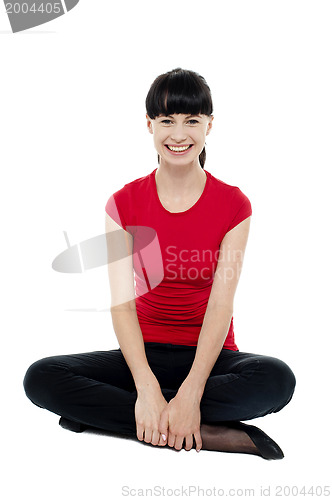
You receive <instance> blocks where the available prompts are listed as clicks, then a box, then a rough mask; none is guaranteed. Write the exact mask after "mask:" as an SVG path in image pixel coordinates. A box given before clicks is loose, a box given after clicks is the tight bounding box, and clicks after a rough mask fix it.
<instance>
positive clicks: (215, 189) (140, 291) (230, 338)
mask: <svg viewBox="0 0 332 500" xmlns="http://www.w3.org/2000/svg"><path fill="white" fill-rule="evenodd" d="M156 170H157V169H155V170H153V172H151V173H150V174H148V175H146V176H144V177H140V178H139V179H136V180H134V181H132V182H130V183H128V184H125V186H124V187H123V188H122V189H120V190H119V191H116V192H115V193H114V194H113V195H112V196H111V197H110V198H109V200H108V201H107V204H106V207H105V210H106V212H107V213H108V215H109V216H110V217H112V219H113V220H115V221H116V222H117V223H118V224H119V225H120V226H121V227H122V228H123V229H125V230H126V231H128V232H129V233H130V234H131V235H132V236H133V244H134V247H133V253H134V256H133V263H134V271H135V293H136V298H135V301H136V309H137V316H138V321H139V324H140V327H141V330H142V334H143V340H144V342H161V343H170V344H183V345H191V346H194V345H197V341H198V336H199V333H200V330H201V326H202V323H203V319H204V314H205V311H206V307H207V303H208V299H209V296H210V292H211V287H212V282H213V276H214V272H215V270H216V267H217V261H218V255H219V247H220V243H221V241H222V239H223V238H224V236H225V234H226V233H227V232H228V231H230V230H231V229H233V228H234V227H235V226H236V225H237V224H239V223H240V222H242V221H243V220H244V219H246V218H247V217H249V216H250V215H251V214H252V210H251V204H250V201H249V199H248V198H247V197H246V196H245V195H244V194H243V193H242V191H241V190H240V189H239V188H238V187H236V186H230V185H229V184H226V183H225V182H223V181H221V180H219V179H217V178H216V177H214V176H213V175H212V174H210V172H208V171H207V170H204V172H205V173H206V183H205V186H204V190H203V193H202V194H201V196H200V198H199V199H198V200H197V202H196V203H195V204H194V205H193V206H192V207H190V208H189V209H188V210H185V211H184V212H178V213H172V212H169V211H168V210H166V208H164V206H163V205H162V204H161V202H160V199H159V196H158V192H157V185H156V179H155V173H156ZM224 348H225V349H231V350H234V351H237V350H238V348H237V346H236V344H235V341H234V329H233V318H232V320H231V324H230V328H229V331H228V334H227V337H226V340H225V343H224Z"/></svg>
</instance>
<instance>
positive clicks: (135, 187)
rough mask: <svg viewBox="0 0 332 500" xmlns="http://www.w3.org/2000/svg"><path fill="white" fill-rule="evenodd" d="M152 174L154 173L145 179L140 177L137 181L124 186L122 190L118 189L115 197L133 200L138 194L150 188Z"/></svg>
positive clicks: (145, 176)
mask: <svg viewBox="0 0 332 500" xmlns="http://www.w3.org/2000/svg"><path fill="white" fill-rule="evenodd" d="M152 174H153V172H151V173H150V174H147V175H144V176H143V177H138V178H137V179H134V180H133V181H131V182H128V183H126V184H124V186H123V187H122V188H120V189H118V190H117V191H115V193H113V196H114V197H116V198H118V197H120V198H122V197H128V198H131V197H132V196H134V195H135V194H136V193H141V192H142V191H144V190H146V189H148V188H149V187H150V183H151V178H152Z"/></svg>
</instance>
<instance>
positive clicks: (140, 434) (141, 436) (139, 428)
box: [136, 425, 144, 441]
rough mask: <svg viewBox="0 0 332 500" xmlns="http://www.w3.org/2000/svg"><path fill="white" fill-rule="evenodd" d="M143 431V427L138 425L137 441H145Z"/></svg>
mask: <svg viewBox="0 0 332 500" xmlns="http://www.w3.org/2000/svg"><path fill="white" fill-rule="evenodd" d="M143 431H144V427H143V425H137V428H136V434H137V439H139V440H140V441H143Z"/></svg>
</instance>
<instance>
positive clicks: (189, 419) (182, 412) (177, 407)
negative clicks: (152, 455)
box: [159, 388, 202, 451]
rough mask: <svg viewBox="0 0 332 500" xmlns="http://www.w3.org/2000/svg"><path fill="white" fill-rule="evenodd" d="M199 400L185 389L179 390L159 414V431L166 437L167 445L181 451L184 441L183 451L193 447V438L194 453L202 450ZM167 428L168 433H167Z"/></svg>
mask: <svg viewBox="0 0 332 500" xmlns="http://www.w3.org/2000/svg"><path fill="white" fill-rule="evenodd" d="M200 421H201V411H200V398H199V397H197V395H196V394H195V395H194V394H193V393H192V392H190V391H188V390H186V389H181V388H180V389H179V391H178V393H177V395H176V396H175V397H174V398H173V399H171V400H170V402H169V403H168V405H167V407H166V408H165V409H164V411H163V412H162V414H161V419H160V425H159V431H160V433H161V434H165V435H167V434H168V435H167V444H168V445H169V446H171V447H173V446H174V448H175V449H176V450H181V448H182V444H183V441H184V440H185V442H186V444H185V449H186V450H187V451H189V450H191V448H192V447H193V437H194V438H195V441H196V451H200V449H201V448H202V438H201V432H200ZM167 428H168V433H167Z"/></svg>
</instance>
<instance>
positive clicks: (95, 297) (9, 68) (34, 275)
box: [0, 0, 332, 500]
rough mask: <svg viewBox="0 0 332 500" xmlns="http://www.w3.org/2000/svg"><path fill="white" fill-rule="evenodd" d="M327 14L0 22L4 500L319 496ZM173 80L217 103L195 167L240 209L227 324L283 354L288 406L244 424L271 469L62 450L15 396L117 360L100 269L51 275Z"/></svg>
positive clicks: (134, 167) (326, 235) (65, 437)
mask: <svg viewBox="0 0 332 500" xmlns="http://www.w3.org/2000/svg"><path fill="white" fill-rule="evenodd" d="M331 14H332V5H331V2H329V1H320V0H318V1H303V0H302V1H294V0H287V1H283V0H282V1H281V0H279V1H267V0H264V1H239V0H237V1H227V2H224V1H219V2H217V1H212V0H205V1H204V2H203V1H199V2H197V1H181V0H178V1H177V2H165V1H163V2H161V1H155V0H154V1H147V0H142V1H140V2H138V1H137V0H135V1H126V2H117V3H115V2H110V1H107V0H104V1H94V2H92V1H90V2H89V1H87V0H85V1H84V0H81V1H80V3H79V4H78V5H77V6H76V7H75V8H74V9H73V10H72V11H70V12H69V13H68V14H66V15H64V16H62V17H60V18H58V19H56V20H54V21H51V22H49V23H47V24H45V25H42V26H39V27H37V28H34V29H31V30H28V31H25V32H21V33H16V34H12V33H11V29H10V25H9V21H8V19H7V16H6V14H5V12H4V8H2V10H1V16H0V21H1V25H0V44H1V49H0V50H1V79H0V89H1V118H0V119H1V123H0V125H1V135H0V138H1V139H0V140H1V150H0V155H1V188H0V189H1V192H0V202H1V207H0V208H1V230H2V235H1V240H2V244H1V287H2V307H1V332H2V356H1V363H0V367H1V405H2V410H1V429H2V433H1V434H2V443H1V448H2V455H3V456H4V457H5V459H6V468H5V469H2V471H3V472H4V479H3V480H2V482H1V487H2V488H3V489H4V490H6V493H5V494H4V496H2V498H5V499H6V500H7V499H14V498H15V499H17V498H20V499H25V498H27V499H30V498H31V499H32V498H33V499H38V500H39V499H44V498H47V499H48V500H53V499H60V498H61V499H63V500H67V499H76V498H77V499H78V498H79V499H80V500H87V499H91V498H103V499H111V498H122V494H121V492H122V487H124V486H129V487H130V488H133V489H135V488H136V491H133V492H132V495H131V497H132V496H133V493H135V492H136V493H137V495H138V493H139V492H138V488H153V487H155V486H160V487H163V486H164V487H165V488H166V489H167V488H168V489H171V488H173V490H174V495H173V496H175V494H176V491H175V488H177V487H181V486H183V487H188V486H189V485H195V486H196V487H198V486H199V487H201V488H206V489H208V488H211V489H212V488H213V487H215V488H216V489H218V488H223V489H224V490H225V494H226V493H229V495H231V492H229V491H228V490H229V489H230V488H234V489H235V490H236V489H239V488H242V489H243V490H244V489H246V488H247V489H248V488H253V489H254V490H255V495H256V496H255V497H257V498H258V497H259V496H261V487H264V488H268V487H269V486H270V488H271V489H270V496H271V497H274V496H275V494H276V492H277V490H276V486H277V485H281V486H282V487H284V486H291V487H292V486H296V487H298V488H299V490H300V488H301V487H302V486H306V487H307V488H310V486H314V487H316V486H318V485H321V486H325V485H328V484H329V482H330V475H329V470H330V469H329V467H330V464H329V458H330V447H331V439H330V412H329V409H328V408H329V404H330V403H329V400H330V386H331V377H330V349H331V340H330V338H331V321H330V309H329V308H330V301H331V289H330V287H331V285H330V283H331V264H330V249H331V238H330V226H331V223H330V212H331V210H330V207H331V203H330V197H331V181H330V170H331V128H332V127H331V116H332V105H331V104H332V102H331V101H332V99H331V88H332V74H331V44H332V32H331V21H332V19H331V17H332V16H331ZM178 66H181V67H183V68H186V69H192V70H194V71H198V72H199V73H200V74H202V75H203V76H204V77H205V78H206V80H207V82H208V84H209V85H210V87H211V90H212V95H213V99H214V115H215V120H214V128H213V130H212V132H211V134H210V135H209V136H208V138H207V163H206V170H208V171H209V172H211V173H212V174H213V175H214V176H216V177H217V178H219V179H221V180H223V181H225V182H227V183H229V184H232V185H237V186H239V187H240V188H241V190H242V191H243V192H244V193H245V194H246V195H247V196H248V197H249V199H250V201H251V203H252V207H253V216H252V224H251V230H250V236H249V242H248V246H247V251H246V257H245V263H244V269H243V273H242V276H241V280H240V283H239V287H238V291H237V295H236V302H235V310H234V327H235V334H236V340H237V343H238V345H239V347H240V349H241V350H243V351H251V352H257V353H262V354H268V355H272V356H276V357H280V358H281V359H283V360H284V361H286V362H287V363H288V364H289V365H290V366H291V368H292V369H293V371H294V373H295V375H296V377H297V387H296V392H295V395H294V398H293V400H292V401H291V403H290V404H289V405H288V406H287V407H286V408H284V409H283V410H282V411H281V412H280V413H279V414H273V415H268V416H266V417H264V418H263V419H258V420H256V421H253V422H252V423H254V424H255V425H258V426H259V427H261V428H262V429H263V430H264V431H265V432H267V433H268V434H270V435H271V437H273V438H274V439H275V440H276V441H277V442H278V443H279V444H280V446H281V447H282V448H283V450H284V453H285V458H284V460H281V461H276V462H268V461H265V460H263V459H261V458H259V457H255V456H249V455H238V454H226V453H217V452H206V451H202V452H201V453H199V454H197V453H196V452H195V451H194V450H192V451H190V452H189V453H187V452H185V451H184V450H182V451H181V452H175V451H174V450H170V449H164V448H155V447H152V446H147V445H144V444H141V443H139V442H135V441H130V440H123V439H120V438H115V437H112V436H110V435H103V434H97V433H87V432H85V433H83V434H74V433H71V432H69V431H65V430H64V429H62V428H61V427H60V426H59V425H58V420H59V417H58V416H57V415H55V414H52V413H50V412H48V411H47V410H42V409H40V408H38V407H36V406H34V405H33V404H32V403H31V402H30V401H29V400H28V398H27V397H26V396H25V393H24V390H23V383H22V381H23V377H24V374H25V371H26V370H27V368H28V366H29V365H30V364H31V363H32V362H33V361H35V360H37V359H39V358H41V357H45V356H49V355H53V354H54V355H55V354H69V353H74V352H84V351H93V350H102V349H105V350H107V349H112V348H116V347H118V344H117V340H116V337H115V334H114V331H113V328H112V322H111V317H110V314H109V313H108V312H105V309H107V308H108V307H109V305H110V292H109V285H108V276H107V268H106V267H105V266H104V267H100V268H98V269H95V270H92V271H88V272H86V273H83V274H78V275H74V274H61V273H56V272H55V271H53V269H52V267H51V263H52V261H53V259H54V258H55V257H56V255H58V254H59V253H60V252H62V251H63V250H64V249H65V248H66V241H65V238H64V234H63V231H67V234H68V238H69V241H70V243H71V244H72V245H73V244H75V243H78V242H80V241H82V240H85V239H87V238H91V237H93V236H95V235H98V234H101V233H102V232H103V231H104V208H105V204H106V202H107V200H108V198H109V196H110V195H111V194H112V193H113V192H115V191H116V190H118V189H120V188H121V187H122V186H123V185H124V184H125V183H126V182H130V181H131V180H134V179H136V178H138V177H142V176H144V175H147V174H148V173H150V172H151V171H152V170H153V169H154V168H156V166H157V163H156V152H155V150H154V147H153V142H152V136H151V135H150V134H148V132H147V129H146V123H145V107H144V106H145V96H146V94H147V91H148V89H149V86H150V84H151V83H152V81H153V80H154V78H155V77H156V76H157V75H159V74H160V73H163V72H165V71H168V70H170V69H173V68H176V67H178ZM211 216H213V217H215V216H216V214H211ZM89 308H90V309H93V311H90V312H88V311H84V309H89ZM69 309H81V311H69ZM316 491H318V493H319V490H316ZM287 492H288V490H283V493H285V494H287ZM170 493H171V492H170V491H169V492H168V497H169V496H170ZM240 493H241V492H239V496H245V492H244V491H243V492H242V495H241V494H240ZM265 493H266V495H267V493H268V491H267V490H266V491H265ZM293 493H294V495H293V496H296V490H293ZM208 494H209V491H208V490H206V496H207V495H208ZM331 494H332V493H331ZM166 495H167V492H165V496H166ZM266 495H265V496H266ZM202 496H203V493H202V492H201V494H200V496H198V495H197V494H196V495H194V494H192V495H191V498H201V497H202ZM247 496H249V493H247ZM297 496H298V497H300V495H297ZM302 498H304V497H302ZM309 498H310V496H309Z"/></svg>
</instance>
